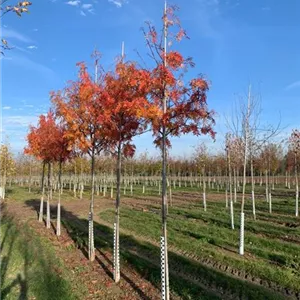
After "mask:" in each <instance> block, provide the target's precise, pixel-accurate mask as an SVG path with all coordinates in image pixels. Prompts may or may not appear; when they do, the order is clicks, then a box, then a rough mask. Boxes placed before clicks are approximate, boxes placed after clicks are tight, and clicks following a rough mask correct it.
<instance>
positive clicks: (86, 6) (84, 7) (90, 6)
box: [82, 3, 93, 10]
mask: <svg viewBox="0 0 300 300" xmlns="http://www.w3.org/2000/svg"><path fill="white" fill-rule="evenodd" d="M82 8H83V9H86V10H89V9H91V8H93V4H90V3H87V4H83V5H82Z"/></svg>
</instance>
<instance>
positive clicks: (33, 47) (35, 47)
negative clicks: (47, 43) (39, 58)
mask: <svg viewBox="0 0 300 300" xmlns="http://www.w3.org/2000/svg"><path fill="white" fill-rule="evenodd" d="M27 49H37V46H34V45H30V46H28V47H27Z"/></svg>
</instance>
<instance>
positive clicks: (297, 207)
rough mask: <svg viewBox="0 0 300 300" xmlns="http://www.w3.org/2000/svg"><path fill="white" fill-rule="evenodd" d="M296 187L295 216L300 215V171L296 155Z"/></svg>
mask: <svg viewBox="0 0 300 300" xmlns="http://www.w3.org/2000/svg"><path fill="white" fill-rule="evenodd" d="M295 185H296V212H295V215H296V217H298V215H299V183H298V169H297V155H296V154H295Z"/></svg>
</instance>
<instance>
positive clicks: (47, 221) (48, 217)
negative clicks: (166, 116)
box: [46, 162, 51, 229]
mask: <svg viewBox="0 0 300 300" xmlns="http://www.w3.org/2000/svg"><path fill="white" fill-rule="evenodd" d="M50 190H51V163H50V162H48V195H47V218H46V227H47V228H48V229H49V228H50V227H51V224H50V193H51V192H50Z"/></svg>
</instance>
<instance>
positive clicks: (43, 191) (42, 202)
mask: <svg viewBox="0 0 300 300" xmlns="http://www.w3.org/2000/svg"><path fill="white" fill-rule="evenodd" d="M45 166H46V163H45V162H43V173H42V186H41V192H42V196H41V203H40V214H39V222H42V221H43V215H44V195H45V186H44V178H45Z"/></svg>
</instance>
